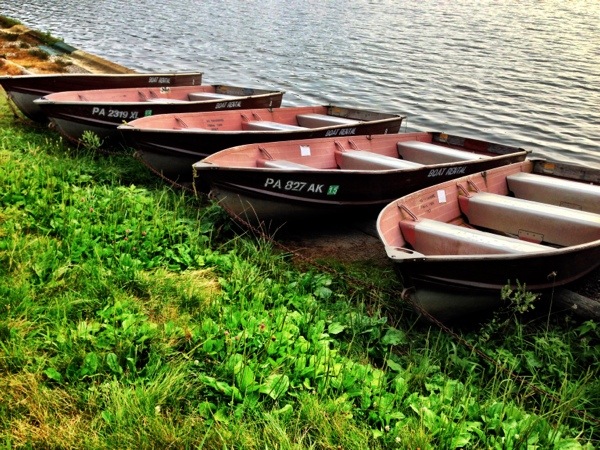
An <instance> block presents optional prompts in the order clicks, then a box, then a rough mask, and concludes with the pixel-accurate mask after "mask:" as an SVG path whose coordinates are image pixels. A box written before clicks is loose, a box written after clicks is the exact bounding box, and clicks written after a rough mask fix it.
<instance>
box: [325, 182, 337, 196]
mask: <svg viewBox="0 0 600 450" xmlns="http://www.w3.org/2000/svg"><path fill="white" fill-rule="evenodd" d="M339 188H340V186H339V185H338V184H333V185H331V186H329V189H328V190H327V195H336V194H337V192H338V189H339Z"/></svg>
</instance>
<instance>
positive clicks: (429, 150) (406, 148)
mask: <svg viewBox="0 0 600 450" xmlns="http://www.w3.org/2000/svg"><path fill="white" fill-rule="evenodd" d="M396 145H397V147H398V154H399V155H400V156H401V157H402V158H404V159H408V160H410V161H417V162H419V163H421V164H443V163H450V162H460V161H470V160H474V159H484V158H489V157H488V156H485V155H479V154H477V153H472V152H469V151H466V150H459V149H455V148H450V147H444V146H443V145H437V144H431V143H429V142H420V141H405V142H398V143H397V144H396Z"/></svg>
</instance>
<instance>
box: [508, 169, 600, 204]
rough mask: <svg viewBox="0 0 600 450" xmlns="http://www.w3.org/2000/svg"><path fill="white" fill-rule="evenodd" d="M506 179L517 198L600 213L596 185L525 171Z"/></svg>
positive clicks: (599, 200)
mask: <svg viewBox="0 0 600 450" xmlns="http://www.w3.org/2000/svg"><path fill="white" fill-rule="evenodd" d="M506 181H507V183H508V189H509V190H510V191H511V192H512V193H513V194H514V195H515V197H517V198H524V199H526V200H533V201H536V202H542V203H549V204H552V205H559V206H564V207H566V208H573V209H580V210H582V211H589V212H594V213H596V214H600V186H598V185H595V184H586V183H581V182H578V181H572V180H564V179H562V178H556V177H548V176H544V175H538V174H534V173H527V172H520V173H515V174H513V175H509V176H507V177H506Z"/></svg>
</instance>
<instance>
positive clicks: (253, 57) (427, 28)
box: [0, 0, 600, 168]
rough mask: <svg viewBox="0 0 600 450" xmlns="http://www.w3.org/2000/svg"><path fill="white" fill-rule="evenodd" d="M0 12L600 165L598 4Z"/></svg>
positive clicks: (32, 0)
mask: <svg viewBox="0 0 600 450" xmlns="http://www.w3.org/2000/svg"><path fill="white" fill-rule="evenodd" d="M0 14H1V15H5V16H9V17H12V18H15V19H18V20H19V21H21V22H22V23H24V24H25V25H27V26H29V27H31V28H35V29H38V30H40V31H47V32H50V33H52V34H53V35H55V36H57V37H60V38H62V39H64V41H65V42H67V43H68V44H70V45H73V46H74V47H77V48H80V49H82V50H84V51H87V52H90V53H95V54H97V55H99V56H102V57H104V58H107V59H110V60H112V61H115V62H117V63H120V64H123V65H125V66H128V67H131V68H133V69H137V70H140V71H155V70H165V71H171V70H201V71H203V72H204V82H205V83H207V84H216V83H223V84H237V85H240V86H252V87H268V88H278V89H283V90H285V91H286V95H285V96H284V105H288V106H292V105H304V104H314V103H333V104H338V105H344V106H357V107H361V108H371V109H376V110H384V111H387V112H394V113H402V114H405V115H406V116H407V117H408V122H407V130H435V131H444V132H448V133H454V134H460V135H466V136H470V137H474V138H482V139H486V140H492V141H496V142H502V143H507V144H512V145H518V146H522V147H525V148H527V149H530V150H532V151H533V152H534V155H538V156H542V157H550V158H554V159H561V160H567V161H572V162H578V163H582V164H586V165H589V166H594V167H598V168H600V147H599V145H598V141H597V139H596V137H597V136H598V135H599V134H600V30H599V24H600V2H599V1H598V0H571V1H564V0H549V1H540V0H523V1H518V2H517V1H508V0H507V1H501V2H480V1H479V0H455V1H444V0H438V1H428V0H424V1H414V0H396V1H393V0H379V1H376V0H352V1H342V0H326V1H325V0H303V1H293V0H292V1H289V0H288V1H284V0H263V1H260V2H259V1H253V0H246V1H230V0H221V1H215V0H203V1H198V0H179V1H178V2H157V1H155V0H136V1H130V0H127V1H125V0H61V1H47V0H26V1H23V0H0Z"/></svg>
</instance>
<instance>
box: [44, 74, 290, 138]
mask: <svg viewBox="0 0 600 450" xmlns="http://www.w3.org/2000/svg"><path fill="white" fill-rule="evenodd" d="M283 94H284V93H283V91H278V90H266V89H255V88H249V87H238V86H228V85H219V84H215V85H200V86H197V85H193V86H174V87H169V86H164V87H135V88H123V89H98V90H88V91H68V92H57V93H55V94H50V95H45V96H44V97H42V98H40V99H37V100H35V101H34V103H35V104H36V105H37V106H39V107H40V108H41V109H42V111H43V112H44V114H46V115H47V116H48V117H49V118H50V120H51V121H52V122H53V123H54V124H55V125H56V127H57V128H58V130H59V131H60V132H61V133H62V134H63V135H64V136H65V137H66V138H67V139H69V140H71V141H75V142H79V141H81V139H82V137H83V134H84V133H85V132H91V133H94V134H95V135H97V136H98V137H99V138H100V139H101V140H103V141H111V142H113V143H114V142H122V137H121V133H120V132H119V130H118V129H117V127H118V126H119V125H121V124H122V123H124V122H129V121H132V120H135V119H139V118H141V117H147V116H153V115H157V114H168V113H186V112H198V111H221V110H232V109H249V108H278V107H279V106H280V105H281V101H282V99H283Z"/></svg>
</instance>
